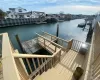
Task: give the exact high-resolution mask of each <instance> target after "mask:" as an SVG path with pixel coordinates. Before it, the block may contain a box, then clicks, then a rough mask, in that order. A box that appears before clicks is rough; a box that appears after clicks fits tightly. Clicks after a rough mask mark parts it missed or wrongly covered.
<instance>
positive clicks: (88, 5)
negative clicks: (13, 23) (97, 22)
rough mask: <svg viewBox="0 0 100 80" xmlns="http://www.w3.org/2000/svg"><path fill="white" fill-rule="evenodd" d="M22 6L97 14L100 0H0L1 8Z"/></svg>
mask: <svg viewBox="0 0 100 80" xmlns="http://www.w3.org/2000/svg"><path fill="white" fill-rule="evenodd" d="M16 7H22V8H25V9H27V10H28V11H42V12H45V13H59V12H60V11H62V12H64V13H70V14H89V15H90V14H95V13H97V12H98V11H100V0H0V8H1V9H3V10H4V11H7V10H9V8H16Z"/></svg>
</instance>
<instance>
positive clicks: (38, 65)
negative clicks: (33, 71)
mask: <svg viewBox="0 0 100 80" xmlns="http://www.w3.org/2000/svg"><path fill="white" fill-rule="evenodd" d="M37 61H38V68H40V61H39V58H37ZM40 71H41V69H40ZM40 71H39V74H40Z"/></svg>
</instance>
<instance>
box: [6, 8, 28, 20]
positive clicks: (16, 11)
mask: <svg viewBox="0 0 100 80" xmlns="http://www.w3.org/2000/svg"><path fill="white" fill-rule="evenodd" d="M5 18H11V19H16V18H28V17H27V10H26V9H24V8H21V7H18V8H9V11H7V16H6V17H5Z"/></svg>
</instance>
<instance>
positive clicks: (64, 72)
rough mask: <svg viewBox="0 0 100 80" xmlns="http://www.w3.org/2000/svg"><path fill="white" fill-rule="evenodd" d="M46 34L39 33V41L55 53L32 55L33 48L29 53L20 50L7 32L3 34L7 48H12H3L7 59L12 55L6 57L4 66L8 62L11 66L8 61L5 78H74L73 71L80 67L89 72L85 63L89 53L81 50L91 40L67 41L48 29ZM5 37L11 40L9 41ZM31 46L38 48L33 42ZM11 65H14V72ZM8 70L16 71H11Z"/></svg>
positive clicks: (12, 79) (32, 79) (20, 79)
mask: <svg viewBox="0 0 100 80" xmlns="http://www.w3.org/2000/svg"><path fill="white" fill-rule="evenodd" d="M44 34H46V36H49V37H46V36H43V35H40V34H37V33H36V35H37V39H36V40H37V41H36V43H38V45H39V46H41V47H42V48H44V49H45V50H47V51H48V52H49V53H50V54H51V55H37V54H32V53H33V52H30V51H29V50H30V48H27V50H26V51H28V54H25V53H24V54H23V53H19V52H18V50H15V49H14V48H13V46H12V45H11V42H10V40H9V39H7V37H8V35H7V33H5V34H3V40H4V41H3V44H4V45H3V48H4V47H6V44H8V47H6V49H7V50H8V51H5V50H3V51H2V52H3V53H4V54H3V55H2V57H3V59H5V57H8V58H6V59H5V60H3V65H4V64H5V63H6V65H7V64H8V62H9V64H11V65H8V66H6V65H4V66H3V68H5V70H4V71H3V73H4V75H3V76H4V78H5V79H4V80H7V79H8V80H28V79H31V80H56V79H57V80H74V78H73V73H74V71H75V69H76V68H77V67H81V68H82V69H83V70H84V73H85V68H86V67H84V64H85V65H86V64H87V58H86V55H87V54H88V53H86V55H85V54H84V55H83V54H81V53H80V52H79V51H80V49H81V47H82V45H83V44H87V43H84V42H81V41H78V40H73V39H72V40H69V41H66V40H63V39H61V38H58V37H56V36H54V35H51V34H48V33H46V32H44ZM5 40H7V41H6V42H5ZM29 42H30V41H29ZM30 45H32V44H30ZM9 46H10V47H9ZM25 48H26V47H25ZM31 48H33V50H34V49H35V48H36V47H34V45H32V46H31ZM23 60H24V61H23ZM26 65H27V66H26ZM8 68H11V69H12V71H11V70H10V69H8ZM7 72H11V73H12V74H11V73H10V74H7ZM84 75H85V74H83V76H84ZM12 76H14V77H12ZM82 80H83V79H82Z"/></svg>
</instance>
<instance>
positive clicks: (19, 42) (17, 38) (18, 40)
mask: <svg viewBox="0 0 100 80" xmlns="http://www.w3.org/2000/svg"><path fill="white" fill-rule="evenodd" d="M15 37H16V40H17V42H18V44H19V46H20V49H21V51H22V52H25V51H24V50H23V47H22V44H21V41H20V39H19V36H18V34H16V35H15Z"/></svg>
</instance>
